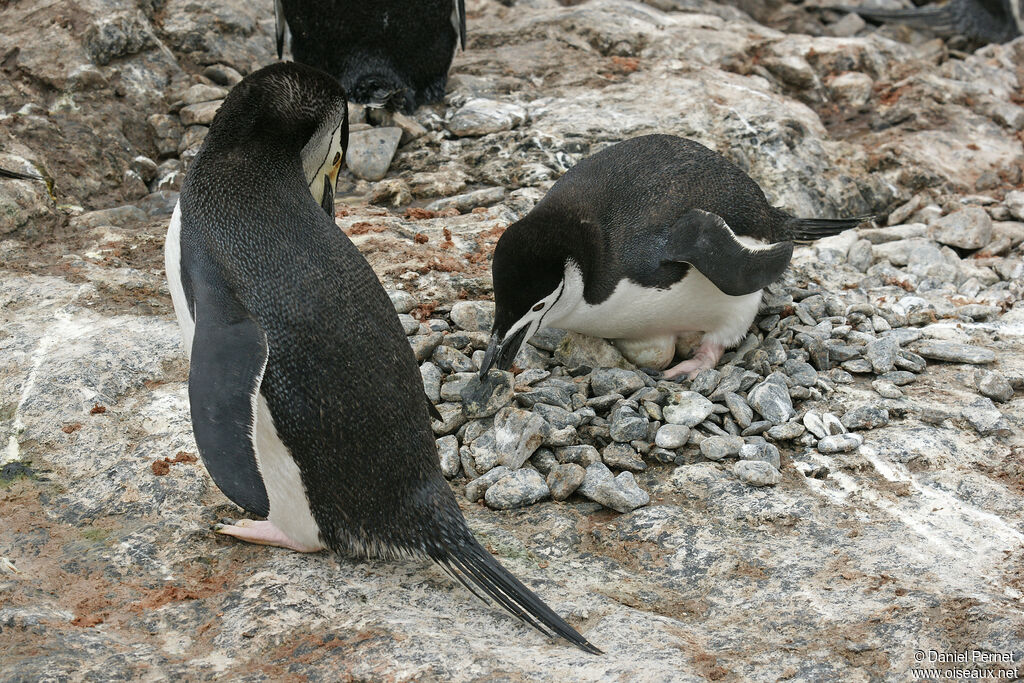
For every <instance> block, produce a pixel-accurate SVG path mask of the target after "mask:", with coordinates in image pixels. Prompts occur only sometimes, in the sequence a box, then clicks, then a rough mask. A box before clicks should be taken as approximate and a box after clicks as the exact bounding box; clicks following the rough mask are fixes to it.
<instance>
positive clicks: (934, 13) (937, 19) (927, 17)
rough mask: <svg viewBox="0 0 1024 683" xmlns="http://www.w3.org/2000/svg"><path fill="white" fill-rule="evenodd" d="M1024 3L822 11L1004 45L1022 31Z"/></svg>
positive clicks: (954, 0)
mask: <svg viewBox="0 0 1024 683" xmlns="http://www.w3.org/2000/svg"><path fill="white" fill-rule="evenodd" d="M1022 5H1024V0H950V1H949V2H947V3H946V4H944V5H927V6H924V7H914V8H910V9H880V8H875V7H852V6H849V5H842V6H837V7H825V8H823V9H833V10H838V11H841V12H851V13H854V14H859V15H860V16H861V17H863V18H865V19H867V20H869V21H874V22H878V23H885V22H888V21H895V22H899V23H903V24H907V25H908V26H911V27H913V28H917V29H923V30H925V31H932V32H933V33H937V34H939V35H943V36H953V35H958V34H959V35H962V36H966V37H967V38H970V39H971V40H976V41H979V42H983V43H1008V42H1010V41H1011V40H1013V39H1014V38H1016V37H1017V36H1019V35H1020V34H1021V30H1024V23H1022V20H1021V15H1022V9H1021V7H1022Z"/></svg>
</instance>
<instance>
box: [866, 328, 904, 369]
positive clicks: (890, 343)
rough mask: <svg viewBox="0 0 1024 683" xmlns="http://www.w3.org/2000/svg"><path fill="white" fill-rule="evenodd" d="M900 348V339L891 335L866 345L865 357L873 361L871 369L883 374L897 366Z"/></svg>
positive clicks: (870, 361)
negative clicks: (897, 355) (897, 339)
mask: <svg viewBox="0 0 1024 683" xmlns="http://www.w3.org/2000/svg"><path fill="white" fill-rule="evenodd" d="M899 350H900V345H899V342H898V341H896V340H895V339H893V338H891V337H883V338H882V339H876V340H875V341H873V342H871V343H869V344H868V345H867V346H866V347H865V349H864V358H865V359H866V360H867V361H868V362H869V363H871V371H872V372H874V373H875V374H876V375H881V374H884V373H886V372H890V371H891V370H892V369H893V368H894V367H896V354H897V353H898V352H899Z"/></svg>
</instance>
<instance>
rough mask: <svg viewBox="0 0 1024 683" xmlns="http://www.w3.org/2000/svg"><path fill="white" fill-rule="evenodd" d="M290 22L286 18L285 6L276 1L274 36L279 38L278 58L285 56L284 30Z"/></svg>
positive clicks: (279, 0) (278, 0)
mask: <svg viewBox="0 0 1024 683" xmlns="http://www.w3.org/2000/svg"><path fill="white" fill-rule="evenodd" d="M287 25H288V22H287V21H286V20H285V18H284V6H282V4H281V0H274V35H275V37H276V38H277V58H278V59H281V57H282V55H284V29H285V27H286V26H287Z"/></svg>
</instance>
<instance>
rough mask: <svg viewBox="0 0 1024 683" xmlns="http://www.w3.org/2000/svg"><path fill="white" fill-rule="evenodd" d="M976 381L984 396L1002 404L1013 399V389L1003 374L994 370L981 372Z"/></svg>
mask: <svg viewBox="0 0 1024 683" xmlns="http://www.w3.org/2000/svg"><path fill="white" fill-rule="evenodd" d="M974 379H975V383H976V384H977V386H978V391H980V392H981V395H982V396H987V397H988V398H991V399H993V400H995V401H1000V402H1001V403H1005V402H1006V401H1009V400H1010V399H1011V398H1013V387H1012V386H1010V383H1009V382H1008V381H1007V380H1006V378H1005V377H1003V375H1002V374H1000V373H998V372H996V371H994V370H988V371H982V372H979V373H978V374H977V375H976V376H975V378H974Z"/></svg>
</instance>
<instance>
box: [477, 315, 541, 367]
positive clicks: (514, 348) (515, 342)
mask: <svg viewBox="0 0 1024 683" xmlns="http://www.w3.org/2000/svg"><path fill="white" fill-rule="evenodd" d="M529 330H530V326H529V325H523V326H522V327H520V328H519V329H518V330H516V331H515V334H513V335H512V336H511V337H508V338H507V339H505V341H499V339H498V335H497V333H493V334H491V341H490V343H488V344H487V351H486V352H485V353H484V362H483V363H481V364H480V379H484V378H485V377H486V376H487V373H488V372H490V370H491V368H492V367H494V368H497V369H498V370H510V369H511V368H512V362H513V361H514V360H515V359H516V356H517V355H518V354H519V349H520V348H522V346H523V342H524V341H526V333H527V332H529Z"/></svg>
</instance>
